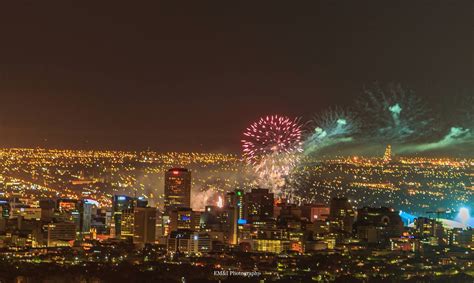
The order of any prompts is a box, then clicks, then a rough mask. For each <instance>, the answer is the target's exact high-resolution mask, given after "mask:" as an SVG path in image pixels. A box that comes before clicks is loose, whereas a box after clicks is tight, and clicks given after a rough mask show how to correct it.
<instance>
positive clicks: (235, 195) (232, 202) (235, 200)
mask: <svg viewBox="0 0 474 283" xmlns="http://www.w3.org/2000/svg"><path fill="white" fill-rule="evenodd" d="M244 199H245V193H244V190H242V189H236V190H235V191H233V192H229V193H227V200H226V206H227V207H233V208H236V209H237V216H238V219H244Z"/></svg>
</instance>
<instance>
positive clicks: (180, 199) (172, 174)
mask: <svg viewBox="0 0 474 283" xmlns="http://www.w3.org/2000/svg"><path fill="white" fill-rule="evenodd" d="M178 207H191V172H190V171H189V170H188V169H185V168H171V169H169V170H168V171H167V172H166V173H165V212H167V213H169V212H170V211H171V210H173V209H176V208H178Z"/></svg>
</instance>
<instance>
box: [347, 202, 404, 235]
mask: <svg viewBox="0 0 474 283" xmlns="http://www.w3.org/2000/svg"><path fill="white" fill-rule="evenodd" d="M354 226H355V227H356V230H357V236H358V238H359V239H362V240H365V241H367V242H369V243H377V242H379V243H380V242H384V241H385V242H388V241H389V239H390V238H397V237H400V236H401V235H402V233H403V221H402V218H401V217H400V214H399V211H395V210H394V209H391V208H387V207H381V208H372V207H364V208H361V209H358V210H357V221H356V222H355V225H354Z"/></svg>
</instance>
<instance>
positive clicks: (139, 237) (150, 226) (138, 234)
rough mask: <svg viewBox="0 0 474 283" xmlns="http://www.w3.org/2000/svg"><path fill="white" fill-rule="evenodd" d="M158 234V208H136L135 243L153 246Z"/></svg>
mask: <svg viewBox="0 0 474 283" xmlns="http://www.w3.org/2000/svg"><path fill="white" fill-rule="evenodd" d="M155 233H156V208H154V207H136V208H135V210H134V223H133V243H134V244H142V245H143V244H153V243H155V236H156V235H155Z"/></svg>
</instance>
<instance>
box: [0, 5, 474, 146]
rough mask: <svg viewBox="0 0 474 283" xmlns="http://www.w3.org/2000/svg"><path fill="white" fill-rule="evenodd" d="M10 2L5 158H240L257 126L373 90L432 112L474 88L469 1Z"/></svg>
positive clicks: (3, 84) (4, 44) (1, 77)
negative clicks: (423, 101) (40, 152)
mask: <svg viewBox="0 0 474 283" xmlns="http://www.w3.org/2000/svg"><path fill="white" fill-rule="evenodd" d="M9 2H11V3H12V4H9V5H5V4H2V5H1V7H0V37H1V40H0V95H1V100H0V146H9V147H10V146H19V147H33V146H41V147H54V148H56V147H59V148H98V149H102V148H110V149H144V148H147V147H150V148H151V149H154V150H159V151H164V150H178V151H190V150H200V151H222V150H234V151H235V150H238V149H239V146H240V144H239V140H240V138H241V132H242V131H243V130H244V129H245V127H246V125H247V124H249V123H250V122H252V121H253V120H255V119H257V118H258V117H259V116H261V115H266V114H272V113H281V114H287V115H291V116H302V117H309V116H311V115H312V114H314V113H315V112H317V111H319V110H321V109H324V108H326V107H328V106H331V105H347V104H348V103H350V102H351V101H352V100H353V98H355V97H356V96H357V95H358V94H359V93H360V90H361V88H362V87H363V86H364V85H367V84H370V83H371V82H373V81H381V82H384V81H396V82H401V83H403V84H405V85H408V86H409V87H411V88H413V89H415V90H416V91H417V92H418V93H419V94H421V95H423V96H425V97H426V98H429V99H430V100H436V99H438V98H440V96H443V95H445V96H446V95H448V94H449V93H450V92H452V91H456V90H457V89H463V88H470V87H472V85H473V74H474V71H473V68H474V60H473V50H474V35H473V26H474V20H473V18H474V17H473V11H474V10H473V4H472V3H473V2H472V1H374V2H364V1H330V0H327V1H322V2H323V4H320V3H319V4H318V1H306V2H305V3H306V4H303V2H304V1H301V2H300V1H297V2H298V3H295V2H296V1H285V2H283V1H281V2H278V1H234V2H235V3H233V4H234V5H231V4H230V2H229V1H216V2H207V1H189V2H188V3H186V4H185V3H184V2H181V1H180V3H181V5H178V4H176V1H167V2H170V3H171V2H173V4H170V3H167V4H160V3H159V2H158V1H153V3H154V4H150V5H142V4H132V3H134V2H138V1H126V2H127V3H126V5H123V6H122V5H120V4H118V3H116V1H110V2H109V3H108V4H100V3H99V2H102V1H90V2H88V1H74V4H71V3H72V2H73V1H57V2H51V1H22V2H26V3H27V4H21V5H20V4H18V3H16V2H20V1H9ZM65 2H69V3H65ZM83 2H88V3H83ZM118 2H120V1H118ZM124 2H125V1H124ZM256 2H258V4H257V3H256ZM343 2H346V3H343ZM389 2H390V3H392V4H390V5H387V3H389ZM399 2H401V3H403V4H400V3H399ZM150 3H151V1H150ZM290 3H291V4H290ZM362 3H365V4H362ZM377 3H379V4H377ZM380 3H383V4H384V5H382V4H380ZM13 5H14V6H13Z"/></svg>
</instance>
